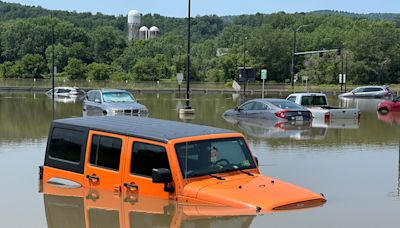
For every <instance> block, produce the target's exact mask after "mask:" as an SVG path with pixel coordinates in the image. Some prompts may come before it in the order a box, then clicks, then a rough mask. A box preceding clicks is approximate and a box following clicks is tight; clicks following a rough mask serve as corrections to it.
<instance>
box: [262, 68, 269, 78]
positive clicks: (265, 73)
mask: <svg viewBox="0 0 400 228" xmlns="http://www.w3.org/2000/svg"><path fill="white" fill-rule="evenodd" d="M267 74H268V71H267V69H262V70H261V79H262V80H266V79H267Z"/></svg>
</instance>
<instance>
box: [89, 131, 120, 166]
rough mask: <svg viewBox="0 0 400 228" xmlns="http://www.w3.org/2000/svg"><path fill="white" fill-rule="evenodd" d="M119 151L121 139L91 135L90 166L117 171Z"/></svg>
mask: <svg viewBox="0 0 400 228" xmlns="http://www.w3.org/2000/svg"><path fill="white" fill-rule="evenodd" d="M121 149H122V140H121V139H118V138H113V137H108V136H100V135H93V138H92V145H91V147H90V164H92V165H95V166H98V167H102V168H107V169H112V170H117V171H118V170H119V163H120V158H121Z"/></svg>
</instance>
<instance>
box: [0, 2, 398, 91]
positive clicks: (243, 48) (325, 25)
mask: <svg viewBox="0 0 400 228" xmlns="http://www.w3.org/2000/svg"><path fill="white" fill-rule="evenodd" d="M390 18H391V19H390V20H389V19H379V20H375V19H368V18H363V17H355V16H354V15H353V16H351V15H350V16H349V15H347V13H346V14H344V15H341V14H339V13H337V12H336V13H335V12H333V13H331V14H329V13H327V12H325V11H323V12H322V13H316V12H314V13H295V14H287V13H284V12H279V13H274V14H259V13H258V14H255V15H241V16H227V17H218V16H215V15H207V16H198V17H195V18H193V20H192V37H191V38H192V49H191V60H192V66H191V69H190V70H191V74H190V75H191V77H192V79H194V80H197V81H213V82H224V81H230V80H235V79H237V78H238V67H241V66H243V65H246V66H247V67H249V66H250V67H253V68H255V69H257V72H259V70H260V69H262V68H267V69H268V79H269V80H274V81H277V82H287V81H288V80H289V79H290V63H291V53H292V42H293V31H294V30H296V29H297V28H299V27H300V26H301V25H307V26H304V27H303V28H302V29H301V30H299V31H298V32H297V48H296V49H297V51H311V50H321V49H336V48H342V55H343V59H344V60H345V61H344V62H345V63H344V65H345V69H346V72H347V78H348V80H350V81H352V82H353V83H356V84H370V83H381V84H383V83H399V82H400V67H399V66H400V23H399V22H400V20H399V17H394V15H393V14H390ZM393 18H394V19H393ZM142 21H143V24H145V25H155V26H157V27H159V28H160V30H161V33H162V35H161V37H159V38H157V39H152V40H148V41H144V40H137V41H133V42H128V40H127V29H126V27H127V25H126V17H125V16H122V15H121V16H108V15H102V14H99V13H98V14H91V13H76V12H66V11H50V10H45V9H43V8H40V7H26V6H21V5H19V4H10V3H3V2H0V77H3V78H49V77H50V73H51V66H52V59H53V48H54V64H55V66H56V68H57V77H60V78H68V79H71V80H75V79H80V80H116V81H118V80H121V81H122V80H137V81H155V80H162V79H165V80H167V79H174V77H175V76H176V73H178V72H183V73H185V72H186V32H187V28H186V23H187V20H186V19H184V18H173V17H163V16H161V15H158V14H147V15H143V17H142ZM52 39H54V43H55V45H54V46H52ZM217 50H222V54H223V55H221V56H217V55H216V53H217ZM341 58H342V56H339V55H337V53H334V52H332V53H326V54H324V55H323V56H320V55H318V54H316V55H306V56H301V57H297V58H296V64H295V69H296V73H297V74H298V75H299V76H308V77H309V79H310V80H311V81H312V82H313V83H318V84H323V83H325V84H330V83H337V81H338V75H339V73H341V70H342V67H341Z"/></svg>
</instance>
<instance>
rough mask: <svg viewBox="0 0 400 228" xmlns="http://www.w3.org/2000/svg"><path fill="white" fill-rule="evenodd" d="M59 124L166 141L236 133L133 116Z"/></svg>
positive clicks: (69, 120) (82, 118)
mask: <svg viewBox="0 0 400 228" xmlns="http://www.w3.org/2000/svg"><path fill="white" fill-rule="evenodd" d="M57 125H70V126H77V127H82V128H86V129H90V130H98V131H104V132H109V133H115V134H121V135H128V136H134V137H138V138H143V139H150V140H154V141H159V142H164V143H167V142H168V140H171V139H178V138H184V137H192V136H200V135H209V134H225V133H235V132H234V131H230V130H225V129H221V128H214V127H209V126H203V125H197V124H189V123H182V122H176V121H170V120H160V119H153V118H145V117H132V116H96V117H79V118H68V119H59V120H54V121H53V126H55V127H56V126H57Z"/></svg>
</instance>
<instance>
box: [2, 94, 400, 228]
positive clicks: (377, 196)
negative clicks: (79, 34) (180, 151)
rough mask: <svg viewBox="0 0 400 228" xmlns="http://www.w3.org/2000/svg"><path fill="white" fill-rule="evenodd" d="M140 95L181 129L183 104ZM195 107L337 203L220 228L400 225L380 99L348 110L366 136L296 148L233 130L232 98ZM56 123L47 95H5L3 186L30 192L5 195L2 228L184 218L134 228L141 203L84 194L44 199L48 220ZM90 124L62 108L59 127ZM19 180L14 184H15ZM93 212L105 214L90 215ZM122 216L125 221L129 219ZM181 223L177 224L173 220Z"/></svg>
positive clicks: (72, 108) (394, 165)
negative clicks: (111, 214) (41, 186)
mask: <svg viewBox="0 0 400 228" xmlns="http://www.w3.org/2000/svg"><path fill="white" fill-rule="evenodd" d="M135 96H136V97H137V98H138V99H140V101H141V103H143V104H144V105H146V106H147V107H148V108H149V110H150V117H154V118H161V119H169V120H178V121H179V115H178V112H177V111H176V110H175V109H176V107H177V104H178V102H179V101H178V100H177V98H178V95H177V94H160V96H159V99H157V97H156V94H135ZM191 98H192V99H191V105H192V106H193V107H194V108H195V109H196V117H195V119H194V120H190V122H193V123H198V124H206V125H210V126H215V127H221V128H227V129H232V130H235V131H240V132H243V133H244V134H245V135H246V137H247V138H248V143H249V146H250V148H251V149H252V152H253V153H254V154H255V155H256V156H257V157H258V158H259V160H260V164H263V166H261V167H260V169H261V172H262V173H263V174H267V175H269V176H275V177H277V178H279V179H282V180H285V181H288V182H292V183H296V184H298V185H301V186H307V187H309V188H311V189H316V190H319V191H321V192H324V193H325V194H326V195H327V197H328V199H330V201H329V202H328V204H327V205H326V206H324V207H323V208H319V209H317V210H307V211H301V212H296V213H279V214H275V213H274V214H268V215H265V216H255V217H252V216H243V217H226V218H224V217H220V218H219V219H217V220H215V219H211V223H212V224H211V225H210V226H228V225H230V226H231V227H238V226H240V225H236V224H238V223H239V222H237V221H238V220H240V221H241V223H240V224H242V225H243V226H244V227H247V226H249V225H248V224H251V226H255V227H266V226H269V227H297V228H302V227H307V228H309V227H329V228H330V227H332V228H333V227H371V228H372V227H377V226H382V227H395V226H397V225H398V223H399V219H398V211H400V201H399V200H397V199H398V198H400V197H399V196H398V195H400V193H399V192H400V164H399V163H400V159H399V153H400V151H399V150H400V145H399V135H400V128H399V127H397V126H393V125H389V124H386V123H384V122H382V121H380V120H379V119H378V117H377V114H376V104H375V103H378V102H375V101H373V100H372V102H371V104H369V103H368V102H369V101H371V100H366V99H365V100H362V101H361V102H363V103H362V104H361V103H360V102H358V104H356V103H355V102H352V103H348V107H355V106H356V105H358V107H361V109H362V111H363V112H362V114H361V119H360V123H359V126H358V128H333V129H332V128H311V129H310V130H311V131H314V130H318V131H320V132H318V133H313V132H309V130H307V129H305V130H306V131H305V132H309V134H310V139H311V140H308V139H307V138H305V136H304V135H302V136H301V137H302V139H304V140H295V139H294V138H261V137H259V134H258V133H257V134H249V133H247V132H246V131H245V128H243V129H242V128H241V127H240V126H238V125H232V124H231V123H229V122H226V121H225V120H224V119H223V118H222V117H221V116H222V113H223V112H224V111H225V110H227V109H230V108H232V107H235V106H237V104H238V103H237V102H238V101H237V100H233V99H232V96H231V95H230V94H223V95H221V94H209V95H204V94H193V96H192V97H191ZM329 102H330V103H331V104H332V105H334V106H336V105H338V103H339V100H338V99H337V98H336V97H329ZM353 105H354V106H353ZM361 105H363V106H361ZM366 110H370V111H366ZM51 114H52V112H51V99H48V97H46V95H44V94H42V93H41V94H34V93H27V94H0V178H1V180H2V181H3V183H7V186H21V183H22V182H21V181H22V180H23V187H15V188H10V187H3V188H0V201H1V202H2V204H1V205H2V206H0V227H46V222H47V226H49V227H89V226H90V221H89V214H88V213H89V211H88V210H87V209H89V208H92V209H93V210H95V211H93V212H91V213H92V214H91V216H92V217H95V216H96V214H97V215H100V213H98V211H96V210H97V209H100V210H102V211H104V210H105V208H114V209H110V211H115V212H118V216H119V223H120V224H121V226H124V227H129V226H130V221H134V220H136V217H143V218H145V217H147V218H146V221H143V222H142V223H141V224H157V223H158V221H157V220H163V222H159V223H163V224H165V223H166V222H165V217H162V216H166V217H168V216H169V214H170V213H171V211H172V213H173V214H174V215H176V214H177V209H178V208H179V207H175V209H174V210H170V209H168V207H167V208H165V209H164V207H160V209H158V212H157V213H146V210H135V211H133V210H130V212H132V213H136V215H137V216H136V215H135V216H133V217H135V219H131V218H129V217H130V215H128V212H126V210H124V208H127V206H128V205H131V204H132V205H138V204H139V203H136V204H135V201H136V200H135V199H134V198H132V199H127V200H125V198H124V201H122V200H119V201H118V200H117V202H115V200H111V201H112V202H115V204H118V205H113V206H112V207H106V206H105V205H101V201H102V198H103V195H101V198H100V199H98V200H96V194H93V197H89V198H88V199H86V195H83V194H80V196H79V197H77V196H74V195H73V194H71V195H65V196H60V195H57V194H46V195H45V196H44V198H45V199H46V202H48V203H50V204H48V206H46V211H45V210H44V209H43V199H42V196H43V195H42V194H38V193H37V178H38V177H37V167H38V166H39V165H42V164H43V157H44V150H45V147H46V137H47V134H48V130H49V124H50V121H51V118H52V115H51ZM81 115H82V103H81V101H77V102H76V103H58V102H57V103H56V118H64V117H73V116H81ZM261 135H262V134H261ZM316 135H321V137H322V135H323V138H321V139H320V140H312V139H315V137H316ZM38 139H39V140H38ZM264 164H265V165H264ZM10 171H12V174H13V175H10ZM388 189H390V190H388ZM389 191H391V192H392V193H391V196H392V197H388V192H389ZM50 196H51V197H50ZM57 196H58V197H59V198H57ZM60 197H61V198H63V199H65V198H69V199H70V200H67V201H66V202H65V201H63V200H60ZM104 197H105V196H104ZM110 197H114V196H110ZM393 197H395V198H393ZM51 198H53V199H51ZM54 198H57V199H54ZM50 199H51V200H50ZM72 199H75V202H74V203H71V202H70V201H73V200H72ZM366 199H368V200H366ZM393 199H396V200H393ZM141 200H142V198H139V199H138V202H141ZM125 201H130V202H129V203H128V202H125ZM51 202H53V203H51ZM79 202H81V205H80V204H79ZM122 202H123V203H122ZM16 205H23V206H22V207H23V210H21V206H16ZM45 205H46V204H45ZM63 205H64V206H65V207H63ZM90 205H95V206H93V207H90ZM123 205H124V206H123ZM149 205H150V204H149ZM160 205H161V204H160ZM129 207H131V206H129ZM57 208H58V209H57ZM60 208H61V210H59V209H60ZM57 210H58V212H57ZM85 210H86V211H85ZM164 210H165V211H167V212H166V213H164ZM76 211H78V212H79V211H80V212H79V213H77V212H76ZM147 211H148V210H147ZM194 211H197V212H199V210H198V209H193V210H192V212H194ZM53 212H54V213H53ZM52 213H53V214H52ZM121 213H124V215H123V216H121V215H122V214H121ZM179 213H180V212H179ZM185 213H188V211H187V210H186V212H185ZM180 214H181V215H182V214H184V213H180ZM158 215H160V217H158ZM189 215H190V214H189ZM191 215H193V213H192V214H191ZM21 217H23V218H24V219H21ZM148 217H153V218H155V217H157V219H148ZM169 217H171V216H169ZM184 217H185V219H181V220H180V221H182V226H183V225H185V224H189V225H190V227H192V226H194V225H193V223H194V224H196V225H197V226H200V225H203V224H208V223H210V221H208V219H207V218H209V217H207V218H206V219H204V220H201V219H200V217H199V216H197V217H195V218H188V217H186V216H184ZM121 218H123V219H122V220H121ZM175 218H177V217H174V218H173V219H172V220H173V221H174V219H175ZM337 218H340V219H337ZM61 221H62V222H61ZM121 221H123V222H124V224H123V223H122V222H121ZM202 222H203V223H202ZM167 223H168V222H167ZM231 223H232V224H234V225H231ZM104 224H107V223H106V222H104ZM132 224H135V223H132ZM136 224H138V223H136ZM220 224H221V225H220ZM95 225H96V224H95ZM98 225H100V224H98ZM189 225H187V226H189ZM143 226H145V225H143ZM205 226H206V225H205Z"/></svg>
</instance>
